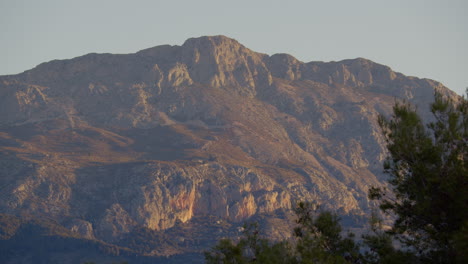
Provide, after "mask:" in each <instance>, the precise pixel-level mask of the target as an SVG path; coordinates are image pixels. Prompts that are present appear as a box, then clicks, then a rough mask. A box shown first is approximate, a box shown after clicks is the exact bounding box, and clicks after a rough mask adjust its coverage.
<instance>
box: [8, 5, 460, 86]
mask: <svg viewBox="0 0 468 264" xmlns="http://www.w3.org/2000/svg"><path fill="white" fill-rule="evenodd" d="M219 34H221V35H226V36H228V37H232V38H235V39H237V40H238V41H239V42H241V43H242V44H244V45H245V46H247V47H248V48H250V49H252V50H254V51H258V52H262V53H267V54H274V53H289V54H291V55H293V56H295V57H296V58H297V59H299V60H301V61H304V62H308V61H338V60H342V59H351V58H356V57H364V58H367V59H370V60H373V61H375V62H378V63H381V64H385V65H388V66H390V67H391V68H392V69H393V70H395V71H398V72H402V73H403V74H406V75H412V76H417V77H421V78H430V79H434V80H437V81H440V82H442V83H443V84H444V85H446V86H447V87H449V88H450V89H452V90H454V91H456V92H457V93H459V94H464V90H465V88H466V87H468V0H440V1H436V0H387V1H381V0H328V1H326V0H322V1H318V0H309V1H306V0H304V1H300V0H287V1H286V0H284V1H275V0H270V1H260V0H257V1H256V0H250V1H246V0H231V1H224V0H188V1H182V0H172V1H169V0H167V1H158V0H153V1H150V0H146V1H145V0H131V1H130V0H128V1H120V0H101V1H100V0H74V1H66V0H29V1H26V0H0V75H4V74H14V73H20V72H22V71H25V70H27V69H30V68H33V67H34V66H36V65H38V64H40V63H42V62H45V61H50V60H53V59H68V58H73V57H76V56H80V55H84V54H86V53H90V52H98V53H105V52H109V53H133V52H136V51H138V50H141V49H145V48H149V47H153V46H157V45H162V44H171V45H181V44H182V43H183V42H184V41H185V40H186V39H187V38H190V37H199V36H204V35H219Z"/></svg>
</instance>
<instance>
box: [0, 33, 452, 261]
mask: <svg viewBox="0 0 468 264" xmlns="http://www.w3.org/2000/svg"><path fill="white" fill-rule="evenodd" d="M434 90H439V91H441V92H442V93H444V94H445V95H446V96H450V97H453V98H455V97H456V95H455V94H454V93H453V92H451V91H450V90H448V89H447V88H445V87H444V86H443V85H441V84H440V83H437V82H435V81H432V80H427V79H418V78H414V77H406V76H404V75H403V74H401V73H396V72H393V71H392V70H391V69H390V68H389V67H387V66H384V65H380V64H377V63H374V62H372V61H369V60H366V59H362V58H358V59H353V60H344V61H339V62H309V63H303V62H301V61H299V60H297V59H296V58H294V57H292V56H290V55H287V54H276V55H272V56H268V55H265V54H260V53H257V52H254V51H251V50H249V49H248V48H246V47H244V46H243V45H241V44H240V43H238V42H237V41H235V40H233V39H230V38H227V37H224V36H213V37H201V38H194V39H189V40H187V41H186V42H185V43H184V44H183V45H182V46H168V45H166V46H158V47H154V48H149V49H146V50H142V51H140V52H137V53H135V54H125V55H113V54H88V55H85V56H82V57H78V58H74V59H70V60H60V61H51V62H47V63H43V64H41V65H39V66H37V67H36V68H34V69H32V70H29V71H26V72H24V73H22V74H18V75H11V76H2V77H0V112H1V115H0V156H1V158H0V185H1V186H2V190H1V197H2V199H0V213H8V214H15V215H22V214H28V215H33V216H38V217H48V218H52V219H54V220H55V221H57V222H58V223H60V224H62V225H63V226H65V227H67V228H68V229H70V230H72V231H73V232H76V233H78V234H80V235H81V236H83V237H85V238H87V239H100V240H104V241H107V242H111V243H114V242H116V243H117V242H118V241H123V240H122V239H124V238H125V237H126V235H128V234H132V232H135V230H139V228H142V227H143V228H148V229H149V230H155V231H160V232H164V231H165V230H168V229H170V228H172V227H174V226H176V225H178V224H187V225H189V224H190V223H191V221H192V220H193V219H212V218H215V219H218V220H217V221H227V222H229V223H242V222H244V221H246V220H248V219H250V218H252V217H255V216H261V215H273V216H275V217H278V218H281V217H283V216H282V215H283V214H284V213H288V212H290V209H291V208H292V207H293V206H294V205H295V203H296V202H297V201H298V200H308V201H316V202H317V203H320V204H322V205H323V206H324V207H325V208H328V209H331V210H334V211H336V212H339V213H340V214H346V215H357V216H359V215H363V214H364V213H365V212H367V211H368V210H369V202H368V200H367V190H368V187H369V186H370V185H379V184H382V182H383V179H384V177H383V175H382V167H381V165H382V161H383V159H384V158H385V145H384V141H383V139H382V136H381V134H380V130H379V127H378V125H377V116H378V115H379V114H384V115H388V114H389V113H390V112H391V107H392V105H393V104H394V102H395V99H404V100H407V101H410V102H412V103H414V104H417V105H419V108H418V109H419V110H420V111H421V112H422V114H423V115H424V116H428V105H429V103H430V101H431V100H432V96H433V93H434ZM278 223H279V222H278ZM193 228H196V227H193ZM277 228H278V229H277V230H280V229H281V227H280V226H277ZM272 229H275V228H272ZM193 232H196V230H193ZM275 232H276V231H275ZM275 232H272V234H273V233H275ZM179 240H180V239H179ZM180 241H182V240H180ZM119 243H120V242H119ZM122 243H124V242H122ZM180 243H182V242H180ZM184 243H185V242H184ZM152 250H153V249H152ZM151 252H153V253H154V252H161V251H157V250H156V251H151ZM153 253H151V254H153ZM148 254H150V253H148ZM154 254H159V253H154ZM168 254H169V253H168Z"/></svg>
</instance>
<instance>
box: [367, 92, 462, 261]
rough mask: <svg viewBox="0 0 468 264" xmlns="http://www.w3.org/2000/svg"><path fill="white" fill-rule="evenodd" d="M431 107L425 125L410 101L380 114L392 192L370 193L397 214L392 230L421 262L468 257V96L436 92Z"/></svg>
mask: <svg viewBox="0 0 468 264" xmlns="http://www.w3.org/2000/svg"><path fill="white" fill-rule="evenodd" d="M431 112H432V114H433V116H434V121H432V122H430V123H429V124H428V125H427V126H425V125H424V123H423V121H422V119H421V118H420V117H419V115H418V114H417V112H416V109H415V108H414V107H412V106H411V105H409V104H408V103H397V104H396V105H395V106H394V109H393V116H392V117H391V118H390V119H386V118H384V117H380V118H379V124H380V126H381V128H382V130H383V133H384V136H385V138H386V141H387V148H388V151H389V158H388V159H387V161H386V162H385V164H384V169H385V172H386V173H388V175H389V176H390V179H389V183H390V186H391V187H392V192H391V193H386V192H385V190H382V189H379V188H371V189H370V191H369V197H370V198H371V199H375V200H378V201H380V208H381V209H382V210H383V211H384V212H386V213H390V214H394V215H395V216H396V221H395V222H394V224H393V227H392V229H391V230H390V232H389V234H391V235H394V236H395V237H396V238H397V239H399V240H400V241H401V242H402V243H403V245H404V246H405V247H406V248H407V249H408V250H409V251H411V250H412V251H413V252H414V253H415V254H416V255H417V256H418V257H419V260H420V261H421V262H424V263H453V262H455V261H458V262H460V263H462V262H465V263H468V262H467V259H466V253H465V250H466V248H464V247H465V246H466V243H467V239H468V233H467V231H468V160H467V158H468V102H467V100H466V99H465V98H462V99H460V101H459V102H453V101H451V100H449V99H447V98H444V97H443V96H442V95H441V94H439V93H436V95H435V101H434V103H433V104H432V105H431Z"/></svg>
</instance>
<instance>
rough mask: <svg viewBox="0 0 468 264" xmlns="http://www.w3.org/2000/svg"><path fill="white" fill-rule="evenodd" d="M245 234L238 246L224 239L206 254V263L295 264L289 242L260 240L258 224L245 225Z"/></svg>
mask: <svg viewBox="0 0 468 264" xmlns="http://www.w3.org/2000/svg"><path fill="white" fill-rule="evenodd" d="M243 233H244V234H243V237H242V238H241V239H240V241H239V242H238V243H237V244H235V243H233V242H232V241H231V240H229V239H222V240H220V241H219V242H218V244H217V245H216V246H214V247H213V248H212V249H211V251H208V252H205V260H206V263H208V264H215V263H224V264H242V263H252V262H255V263H272V264H275V263H278V264H281V263H294V259H293V255H292V250H291V248H290V247H289V244H288V243H287V242H276V243H273V242H270V241H268V240H267V239H261V238H259V231H258V225H257V224H256V223H253V224H249V225H244V231H243Z"/></svg>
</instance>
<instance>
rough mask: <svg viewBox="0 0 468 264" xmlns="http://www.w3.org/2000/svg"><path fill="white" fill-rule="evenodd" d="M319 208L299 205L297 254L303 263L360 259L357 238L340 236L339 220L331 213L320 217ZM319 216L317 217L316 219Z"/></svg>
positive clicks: (311, 205) (296, 234)
mask: <svg viewBox="0 0 468 264" xmlns="http://www.w3.org/2000/svg"><path fill="white" fill-rule="evenodd" d="M316 211H317V207H316V206H314V205H313V204H310V203H303V202H301V203H299V205H298V207H297V208H296V215H297V217H298V219H297V223H298V224H299V225H300V226H299V227H297V228H296V229H295V230H294V234H295V236H296V237H297V238H298V241H297V246H296V251H297V254H298V259H299V261H300V263H353V262H355V261H357V259H359V258H360V254H359V247H358V245H356V243H355V242H354V235H353V234H351V233H350V234H348V236H347V237H345V238H343V237H342V236H341V231H342V228H341V225H340V224H339V220H340V219H339V217H338V216H337V215H336V214H332V213H330V212H327V211H325V212H321V213H319V214H318V215H317V212H316ZM315 215H317V216H316V217H314V216H315Z"/></svg>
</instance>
